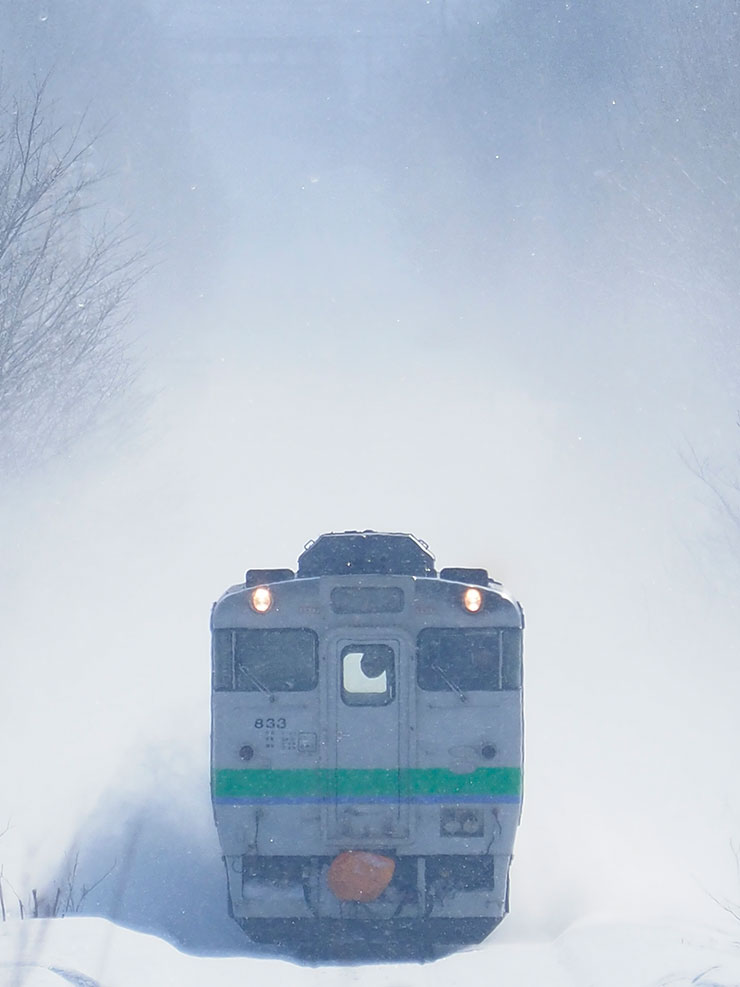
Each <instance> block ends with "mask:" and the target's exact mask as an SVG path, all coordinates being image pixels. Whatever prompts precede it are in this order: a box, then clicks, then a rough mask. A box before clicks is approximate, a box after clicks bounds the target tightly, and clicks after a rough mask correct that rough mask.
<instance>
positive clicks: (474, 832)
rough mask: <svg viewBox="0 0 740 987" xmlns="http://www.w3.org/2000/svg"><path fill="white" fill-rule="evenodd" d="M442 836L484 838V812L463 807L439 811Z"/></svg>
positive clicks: (452, 807) (448, 807) (449, 807)
mask: <svg viewBox="0 0 740 987" xmlns="http://www.w3.org/2000/svg"><path fill="white" fill-rule="evenodd" d="M439 835H440V836H483V812H482V811H481V809H468V808H464V807H463V806H458V805H456V806H445V807H444V808H443V809H440V810H439Z"/></svg>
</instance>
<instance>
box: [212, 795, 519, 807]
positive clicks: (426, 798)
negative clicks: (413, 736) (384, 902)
mask: <svg viewBox="0 0 740 987" xmlns="http://www.w3.org/2000/svg"><path fill="white" fill-rule="evenodd" d="M212 801H213V803H214V805H331V804H332V803H335V804H341V805H396V804H398V803H399V802H400V803H402V804H404V805H409V804H412V805H440V804H444V803H447V804H448V805H449V804H452V805H458V804H460V803H461V802H470V803H481V802H486V803H491V802H497V803H503V804H505V805H517V804H518V803H519V802H521V798H520V796H518V795H480V794H479V795H460V794H458V795H451V794H450V795H412V796H404V797H403V798H394V797H393V796H390V795H378V796H374V797H372V798H368V797H358V796H353V795H346V796H345V795H342V796H339V797H338V798H331V797H328V798H322V797H321V796H313V795H305V796H296V797H291V796H275V795H265V796H259V797H257V796H255V797H252V798H238V797H236V796H233V797H231V798H224V797H222V796H215V797H214V798H213V799H212Z"/></svg>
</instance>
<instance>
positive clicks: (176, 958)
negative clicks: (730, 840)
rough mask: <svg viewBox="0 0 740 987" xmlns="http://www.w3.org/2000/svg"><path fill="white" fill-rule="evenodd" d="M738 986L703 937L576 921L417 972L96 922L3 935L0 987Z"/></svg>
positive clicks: (726, 954) (38, 924) (17, 927)
mask: <svg viewBox="0 0 740 987" xmlns="http://www.w3.org/2000/svg"><path fill="white" fill-rule="evenodd" d="M271 982H274V983H281V984H283V985H286V984H290V985H291V987H346V984H347V983H352V984H353V987H354V985H357V987H449V985H451V984H460V983H463V984H470V985H489V984H505V985H507V987H668V985H671V987H683V985H686V987H689V985H692V987H738V985H740V949H739V948H737V947H735V946H734V944H732V943H730V942H729V941H728V940H727V939H724V938H722V937H720V936H719V935H718V934H717V933H712V932H710V931H708V930H706V929H700V928H695V929H679V928H674V927H660V926H649V927H640V926H636V925H635V926H632V925H620V924H604V923H596V922H594V923H580V924H577V925H574V926H572V927H571V928H570V929H568V930H567V931H566V932H565V933H563V935H561V936H559V937H558V938H557V939H555V940H553V941H551V942H541V943H498V942H497V941H496V938H495V937H493V938H492V939H490V940H489V941H488V942H487V943H485V944H484V945H483V946H480V947H478V948H476V949H471V950H468V951H466V952H463V953H459V954H457V955H455V956H450V957H447V958H445V959H442V960H438V961H437V962H436V963H433V964H428V965H425V966H420V965H418V964H407V965H399V964H393V965H390V964H388V965H378V966H358V967H352V968H349V969H348V968H347V967H342V966H331V967H326V966H325V967H315V968H314V967H305V966H299V965H296V964H294V963H290V962H286V961H284V960H278V959H271V958H264V959H263V958H255V957H203V956H189V955H187V954H185V953H181V952H179V951H178V950H177V949H175V948H174V946H171V945H169V944H168V943H166V942H164V941H163V940H161V939H157V938H156V937H154V936H150V935H144V934H142V933H139V932H132V931H131V930H129V929H124V928H122V927H120V926H117V925H114V924H113V923H112V922H109V921H107V920H105V919H98V918H65V919H46V920H42V919H39V920H32V921H26V922H8V923H6V924H5V925H3V926H2V927H0V987H64V984H73V985H74V987H170V985H171V987H203V985H204V984H208V985H209V987H211V985H213V987H244V984H249V983H254V984H260V983H271Z"/></svg>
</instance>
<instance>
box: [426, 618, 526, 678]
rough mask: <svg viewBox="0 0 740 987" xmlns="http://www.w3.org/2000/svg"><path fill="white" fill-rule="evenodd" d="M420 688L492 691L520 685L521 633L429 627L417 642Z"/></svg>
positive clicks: (516, 631) (514, 631) (515, 631)
mask: <svg viewBox="0 0 740 987" xmlns="http://www.w3.org/2000/svg"><path fill="white" fill-rule="evenodd" d="M416 667H417V681H418V683H419V686H420V687H421V688H422V689H426V690H428V691H430V692H443V691H444V690H445V689H452V691H453V692H454V691H455V690H456V689H457V690H460V691H462V692H465V691H468V690H469V691H480V692H491V691H500V690H502V689H518V688H520V686H521V632H520V631H518V630H509V629H506V630H489V629H475V630H464V629H459V628H450V629H446V628H436V627H429V628H427V629H426V630H423V631H422V632H421V634H419V637H418V641H417V666H416Z"/></svg>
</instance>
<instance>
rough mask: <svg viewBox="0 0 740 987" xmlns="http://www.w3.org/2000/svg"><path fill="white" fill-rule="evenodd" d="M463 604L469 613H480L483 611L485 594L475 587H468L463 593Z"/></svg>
mask: <svg viewBox="0 0 740 987" xmlns="http://www.w3.org/2000/svg"><path fill="white" fill-rule="evenodd" d="M462 602H463V606H464V607H465V609H466V610H467V611H468V613H478V611H479V610H482V609H483V594H482V593H481V591H480V590H479V589H476V588H475V586H468V588H467V589H466V590H465V592H464V593H463V599H462Z"/></svg>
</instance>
